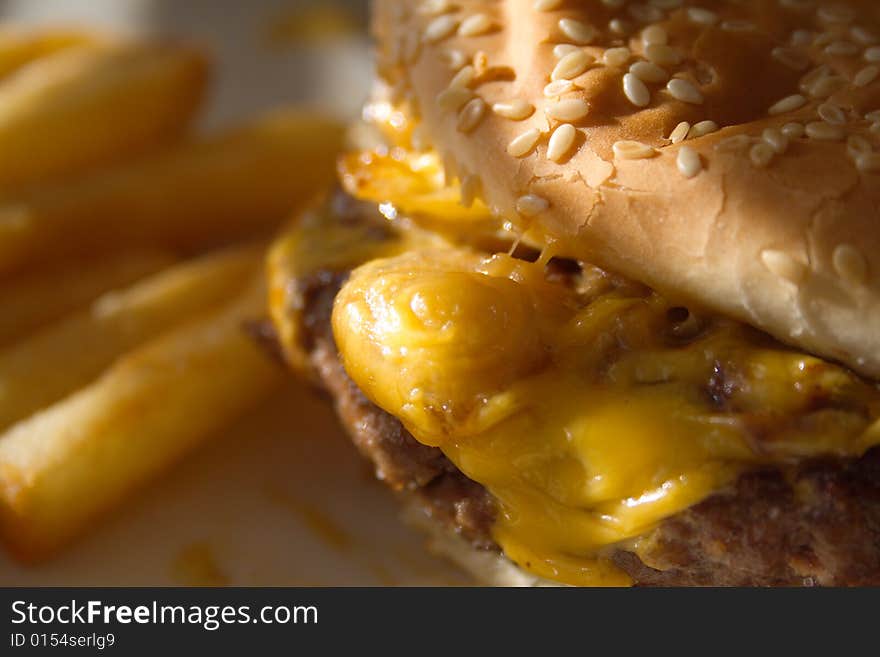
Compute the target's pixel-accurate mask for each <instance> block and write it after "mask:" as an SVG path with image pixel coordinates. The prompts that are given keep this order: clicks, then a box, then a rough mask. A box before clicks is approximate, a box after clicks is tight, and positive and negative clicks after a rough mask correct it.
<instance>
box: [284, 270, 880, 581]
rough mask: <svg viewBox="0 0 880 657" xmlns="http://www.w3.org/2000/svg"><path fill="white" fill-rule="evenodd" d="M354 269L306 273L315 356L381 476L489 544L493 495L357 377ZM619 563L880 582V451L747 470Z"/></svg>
mask: <svg viewBox="0 0 880 657" xmlns="http://www.w3.org/2000/svg"><path fill="white" fill-rule="evenodd" d="M344 279H345V275H344V274H329V273H327V272H324V273H321V274H317V275H315V276H313V277H312V278H311V279H310V280H307V281H299V284H300V285H301V286H302V289H303V291H304V298H305V300H306V304H305V314H304V318H303V323H304V328H305V331H304V334H305V335H306V336H307V337H306V338H305V341H306V344H304V345H303V346H304V348H305V349H306V350H307V352H308V353H309V354H310V358H311V363H312V365H313V367H314V370H315V372H316V374H317V376H318V378H319V380H320V382H321V384H322V385H323V386H324V387H325V388H326V389H327V390H328V391H329V392H330V394H331V396H332V397H333V400H334V403H335V405H336V409H337V411H338V413H339V416H340V418H341V419H342V422H343V424H344V425H345V427H346V429H347V431H348V432H349V434H350V435H351V437H352V439H353V441H354V443H355V445H356V446H357V447H358V449H359V450H360V451H361V452H362V453H363V454H364V456H366V457H367V458H368V459H370V460H371V461H372V463H373V464H374V465H375V468H376V473H377V476H378V477H379V478H380V479H382V480H383V481H385V482H386V483H387V484H388V485H389V486H391V487H392V488H394V489H395V490H398V491H402V492H404V494H409V495H415V496H417V497H418V499H419V500H420V501H421V503H422V504H423V505H424V507H425V508H426V510H427V511H428V513H430V514H431V515H432V516H434V517H435V518H436V520H437V521H438V522H440V523H442V524H444V525H445V526H446V527H448V528H449V529H450V530H451V531H454V532H456V533H459V534H461V535H462V536H464V537H466V538H467V539H468V540H470V541H471V542H472V543H473V544H474V545H475V546H476V547H478V548H480V549H497V547H496V546H495V545H494V543H493V541H492V537H491V532H490V529H491V525H492V521H493V518H494V511H493V505H492V499H491V497H490V495H489V494H488V492H487V491H486V490H485V489H484V488H483V487H482V486H481V485H479V484H477V483H475V482H473V481H471V480H469V479H468V478H467V477H465V476H464V475H463V474H462V473H461V472H459V471H458V470H457V469H456V468H455V466H453V464H452V463H451V462H450V461H449V460H448V459H447V458H446V457H445V456H444V455H443V454H442V453H441V452H440V450H439V449H436V448H433V447H427V446H425V445H422V444H420V443H418V442H417V441H416V440H415V439H414V438H413V437H412V436H411V435H410V434H409V433H408V432H407V431H406V430H405V429H404V428H403V426H402V425H401V424H400V422H399V421H398V420H397V419H396V418H394V417H393V416H391V415H389V414H387V413H385V412H384V411H382V410H381V409H379V408H377V407H376V406H374V405H373V404H372V403H370V402H369V401H368V400H367V399H366V397H364V395H363V393H361V391H360V390H359V389H358V388H357V386H356V385H355V384H354V383H353V382H352V381H351V379H349V378H348V376H347V375H346V373H345V371H344V369H343V367H342V364H341V362H340V360H339V358H338V354H337V350H336V346H335V344H334V342H333V335H332V331H331V328H330V312H331V310H332V304H333V298H334V297H335V295H336V292H337V290H338V289H339V286H340V285H341V284H342V282H343V281H344ZM613 559H614V561H615V562H616V563H617V564H618V565H619V566H620V567H621V568H623V569H624V570H625V571H626V572H627V573H629V574H630V575H631V576H632V578H633V580H634V581H635V582H636V583H637V584H639V585H659V586H681V585H709V586H728V585H733V586H774V585H775V586H801V585H807V586H811V585H826V586H828V585H832V586H853V585H880V449H876V450H873V451H872V452H870V453H869V454H867V455H866V456H864V457H863V458H861V459H857V460H853V459H850V460H829V461H823V462H814V463H807V464H801V465H800V466H798V467H795V468H790V469H788V470H779V469H769V470H762V471H757V472H751V473H748V474H745V475H743V476H742V477H740V479H739V480H738V481H737V482H736V484H735V486H733V487H732V488H731V490H728V491H725V492H723V493H719V494H716V495H714V496H712V497H711V498H709V499H707V500H706V501H704V502H702V503H701V504H698V505H696V506H694V507H693V508H691V509H689V510H688V511H686V512H683V513H681V514H679V515H677V516H675V517H673V518H670V519H668V520H666V521H664V522H663V523H662V524H661V525H660V526H659V527H658V528H657V529H656V530H654V531H653V532H652V533H651V535H650V536H648V537H646V538H645V539H644V540H643V541H642V544H641V545H640V546H639V548H638V554H636V552H635V551H626V550H617V551H616V552H614V554H613Z"/></svg>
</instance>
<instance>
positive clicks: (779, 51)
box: [771, 46, 810, 71]
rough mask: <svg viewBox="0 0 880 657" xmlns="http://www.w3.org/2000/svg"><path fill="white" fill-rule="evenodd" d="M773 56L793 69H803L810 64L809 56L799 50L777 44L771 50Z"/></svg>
mask: <svg viewBox="0 0 880 657" xmlns="http://www.w3.org/2000/svg"><path fill="white" fill-rule="evenodd" d="M771 54H772V55H773V58H774V59H776V60H777V61H779V62H782V63H783V64H785V65H786V66H787V67H788V68H791V69H794V70H795V71H803V70H804V69H805V68H807V66H809V65H810V58H809V57H807V55H805V54H804V53H802V52H801V51H800V50H795V49H794V48H787V47H785V46H779V47H776V48H774V49H773V50H772V51H771Z"/></svg>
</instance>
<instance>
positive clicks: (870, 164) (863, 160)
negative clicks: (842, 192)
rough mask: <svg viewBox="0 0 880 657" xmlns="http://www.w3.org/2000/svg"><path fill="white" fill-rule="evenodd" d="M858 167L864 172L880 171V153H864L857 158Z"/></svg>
mask: <svg viewBox="0 0 880 657" xmlns="http://www.w3.org/2000/svg"><path fill="white" fill-rule="evenodd" d="M856 167H858V169H859V171H861V172H862V173H880V153H862V154H861V155H859V156H858V158H856Z"/></svg>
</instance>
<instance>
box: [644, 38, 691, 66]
mask: <svg viewBox="0 0 880 657" xmlns="http://www.w3.org/2000/svg"><path fill="white" fill-rule="evenodd" d="M645 57H647V59H648V61H651V62H654V63H655V64H657V65H658V66H666V67H669V66H678V65H679V64H681V61H682V59H683V58H682V55H681V53H680V52H679V51H678V50H676V49H675V48H673V47H672V46H667V45H662V44H659V43H654V44H651V45H650V46H648V47H646V48H645Z"/></svg>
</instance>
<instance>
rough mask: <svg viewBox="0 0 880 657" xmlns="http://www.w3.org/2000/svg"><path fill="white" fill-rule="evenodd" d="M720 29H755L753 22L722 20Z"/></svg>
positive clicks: (746, 30) (740, 30)
mask: <svg viewBox="0 0 880 657" xmlns="http://www.w3.org/2000/svg"><path fill="white" fill-rule="evenodd" d="M721 29H722V30H724V31H725V32H748V31H750V30H754V29H755V24H754V23H751V22H749V21H724V22H722V23H721Z"/></svg>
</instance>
